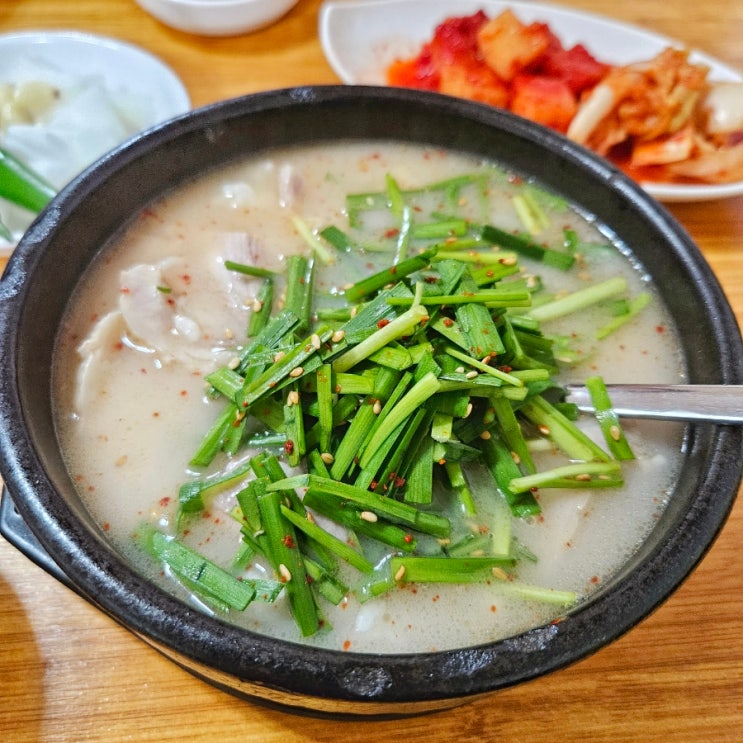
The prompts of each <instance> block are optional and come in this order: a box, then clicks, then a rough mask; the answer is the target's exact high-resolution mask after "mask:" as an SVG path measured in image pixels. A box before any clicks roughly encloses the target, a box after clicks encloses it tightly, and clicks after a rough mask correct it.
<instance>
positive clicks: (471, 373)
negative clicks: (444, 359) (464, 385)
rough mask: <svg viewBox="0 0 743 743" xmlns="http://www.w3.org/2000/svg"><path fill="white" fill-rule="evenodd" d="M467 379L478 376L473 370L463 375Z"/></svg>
mask: <svg viewBox="0 0 743 743" xmlns="http://www.w3.org/2000/svg"><path fill="white" fill-rule="evenodd" d="M464 376H465V377H467V379H474V378H475V377H477V376H479V372H476V371H475V370H474V369H473V370H472V371H468V372H467V373H466V374H465V375H464Z"/></svg>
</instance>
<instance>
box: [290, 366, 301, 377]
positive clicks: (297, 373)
mask: <svg viewBox="0 0 743 743" xmlns="http://www.w3.org/2000/svg"><path fill="white" fill-rule="evenodd" d="M302 374H304V369H303V368H302V367H301V366H295V367H294V368H293V369H292V370H291V371H290V372H289V376H290V377H294V378H295V379H296V378H297V377H301V376H302Z"/></svg>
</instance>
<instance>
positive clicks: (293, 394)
mask: <svg viewBox="0 0 743 743" xmlns="http://www.w3.org/2000/svg"><path fill="white" fill-rule="evenodd" d="M286 404H287V405H289V406H291V405H299V392H297V391H296V390H290V391H289V393H288V394H287V396H286Z"/></svg>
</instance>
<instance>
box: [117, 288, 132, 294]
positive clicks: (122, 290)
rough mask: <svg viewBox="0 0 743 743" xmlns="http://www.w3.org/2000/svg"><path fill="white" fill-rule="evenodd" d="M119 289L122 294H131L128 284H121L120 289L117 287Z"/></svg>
mask: <svg viewBox="0 0 743 743" xmlns="http://www.w3.org/2000/svg"><path fill="white" fill-rule="evenodd" d="M119 291H120V292H121V293H122V294H131V293H132V290H131V289H130V288H129V287H128V286H122V287H121V289H119Z"/></svg>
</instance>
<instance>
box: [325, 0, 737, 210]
mask: <svg viewBox="0 0 743 743" xmlns="http://www.w3.org/2000/svg"><path fill="white" fill-rule="evenodd" d="M506 8H512V9H513V10H514V12H515V13H516V15H517V16H518V17H519V18H520V19H521V20H522V21H524V22H527V23H529V22H532V21H542V22H544V23H547V24H549V26H550V28H551V29H552V30H553V31H554V32H555V33H556V34H557V36H558V37H559V38H560V40H561V41H562V43H563V45H564V46H566V47H570V46H573V45H574V44H579V43H580V44H583V45H584V46H585V47H586V48H587V49H588V50H589V51H590V52H591V53H593V54H594V55H595V56H596V57H597V58H598V59H600V60H601V61H604V62H609V63H612V64H617V65H624V64H630V63H632V62H637V61H639V60H644V59H649V58H651V57H653V56H655V55H656V54H657V53H659V52H660V51H662V50H663V49H665V48H666V47H668V46H674V47H679V46H682V45H681V44H680V43H679V42H678V41H674V40H673V39H671V38H668V37H665V36H661V35H659V34H656V33H652V32H650V31H645V30H644V29H641V28H638V27H636V26H632V25H630V24H626V23H621V22H619V21H615V20H612V19H610V18H606V17H603V16H599V15H595V14H591V13H583V12H579V11H575V10H568V9H566V8H562V7H559V6H557V5H546V4H541V3H532V2H498V0H350V1H343V0H339V1H333V0H326V2H324V3H323V5H322V7H321V9H320V18H319V33H320V41H321V43H322V48H323V51H324V53H325V56H326V58H327V60H328V62H329V64H330V66H331V67H332V68H333V70H334V71H335V73H336V74H337V75H338V77H340V79H341V80H343V82H344V83H346V84H349V85H384V84H385V71H386V69H387V67H388V66H389V65H390V64H391V63H392V62H393V61H394V60H395V59H397V58H399V57H403V58H405V57H411V56H414V55H415V54H417V53H418V51H419V49H420V46H421V45H422V44H423V43H424V42H426V41H428V40H429V39H430V38H431V35H432V34H433V31H434V29H435V28H436V26H437V25H438V24H439V23H441V22H442V21H443V20H445V19H446V18H448V17H450V16H464V15H470V14H472V13H476V12H477V11H478V10H484V11H485V13H486V14H487V15H488V16H490V17H492V16H494V15H497V14H498V13H500V12H501V11H503V10H505V9H506ZM690 59H691V60H692V61H694V62H697V63H701V64H705V65H707V66H708V67H709V68H710V78H711V79H714V80H720V81H735V82H741V81H743V75H741V74H740V73H739V72H737V71H736V70H734V69H733V68H731V67H728V66H727V65H725V64H723V63H722V62H720V61H718V60H716V59H714V58H713V57H710V56H709V55H707V54H704V53H702V52H699V51H694V52H692V54H691V56H690ZM642 186H643V188H644V189H645V190H646V191H647V192H648V193H650V194H651V195H652V196H654V197H655V198H657V199H660V200H661V201H669V202H670V201H705V200H711V199H721V198H727V197H730V196H738V195H740V194H743V182H737V183H726V184H721V185H709V186H707V185H691V186H690V185H675V184H662V183H643V184H642Z"/></svg>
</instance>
